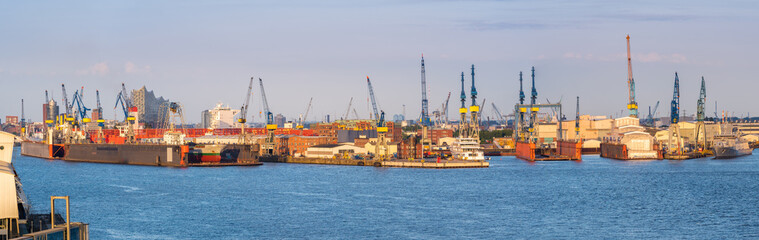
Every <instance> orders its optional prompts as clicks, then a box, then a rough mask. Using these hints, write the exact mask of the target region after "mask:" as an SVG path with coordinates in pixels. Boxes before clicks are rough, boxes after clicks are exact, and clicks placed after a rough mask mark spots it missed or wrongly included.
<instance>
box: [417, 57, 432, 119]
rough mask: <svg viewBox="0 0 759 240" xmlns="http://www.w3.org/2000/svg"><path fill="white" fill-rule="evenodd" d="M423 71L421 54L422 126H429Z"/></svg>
mask: <svg viewBox="0 0 759 240" xmlns="http://www.w3.org/2000/svg"><path fill="white" fill-rule="evenodd" d="M425 75H426V74H425V70H424V54H422V117H421V119H420V120H421V122H422V126H431V125H432V123H431V122H430V114H429V112H430V111H429V107H428V102H427V77H426V76H425Z"/></svg>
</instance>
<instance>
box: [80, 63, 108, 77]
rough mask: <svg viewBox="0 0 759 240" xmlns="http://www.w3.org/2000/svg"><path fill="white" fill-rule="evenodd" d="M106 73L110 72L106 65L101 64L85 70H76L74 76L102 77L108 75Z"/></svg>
mask: <svg viewBox="0 0 759 240" xmlns="http://www.w3.org/2000/svg"><path fill="white" fill-rule="evenodd" d="M108 72H110V68H109V67H108V63H105V62H101V63H96V64H95V65H92V66H90V67H89V68H87V69H82V70H77V71H76V74H78V75H97V76H104V75H106V74H108Z"/></svg>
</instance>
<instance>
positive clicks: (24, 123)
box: [21, 98, 26, 136]
mask: <svg viewBox="0 0 759 240" xmlns="http://www.w3.org/2000/svg"><path fill="white" fill-rule="evenodd" d="M25 134H26V116H25V115H24V99H23V98H22V99H21V135H22V136H24V135H25Z"/></svg>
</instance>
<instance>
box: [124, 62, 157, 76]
mask: <svg viewBox="0 0 759 240" xmlns="http://www.w3.org/2000/svg"><path fill="white" fill-rule="evenodd" d="M150 69H151V68H150V66H148V65H145V66H143V67H140V66H137V65H135V64H134V63H133V62H126V63H125V64H124V72H126V73H129V74H136V73H149V72H150Z"/></svg>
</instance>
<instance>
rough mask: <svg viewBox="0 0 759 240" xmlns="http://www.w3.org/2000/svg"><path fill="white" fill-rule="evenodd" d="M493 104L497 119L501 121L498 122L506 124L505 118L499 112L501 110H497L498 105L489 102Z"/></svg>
mask: <svg viewBox="0 0 759 240" xmlns="http://www.w3.org/2000/svg"><path fill="white" fill-rule="evenodd" d="M490 104H492V105H493V111H495V114H496V115H497V117H498V120H499V121H501V122H500V124H506V118H505V117H504V116H503V114H501V111H500V110H498V107H496V106H495V103H490Z"/></svg>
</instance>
